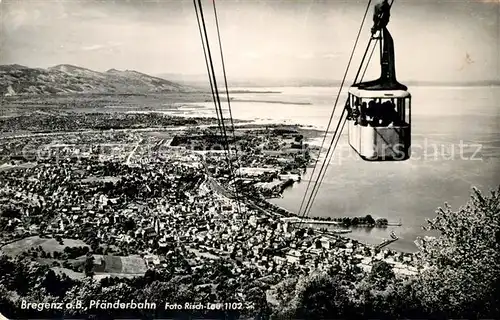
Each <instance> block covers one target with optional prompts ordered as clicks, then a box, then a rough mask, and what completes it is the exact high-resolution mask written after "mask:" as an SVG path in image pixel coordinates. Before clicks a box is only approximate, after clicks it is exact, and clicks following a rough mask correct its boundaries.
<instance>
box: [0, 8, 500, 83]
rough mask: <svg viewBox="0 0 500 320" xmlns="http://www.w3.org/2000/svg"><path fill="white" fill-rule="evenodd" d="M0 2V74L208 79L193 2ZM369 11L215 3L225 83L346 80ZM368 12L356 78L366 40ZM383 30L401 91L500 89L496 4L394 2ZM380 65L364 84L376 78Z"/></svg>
mask: <svg viewBox="0 0 500 320" xmlns="http://www.w3.org/2000/svg"><path fill="white" fill-rule="evenodd" d="M0 2H1V3H0V9H1V12H0V15H1V16H0V19H1V23H2V25H1V29H0V64H14V63H17V64H21V65H26V66H29V67H43V68H45V67H49V66H53V65H57V64H73V65H78V66H82V67H86V68H90V69H93V70H97V71H105V70H108V69H111V68H115V69H120V70H124V69H133V70H137V71H141V72H145V73H149V74H164V73H176V74H190V75H195V74H204V73H206V66H205V62H204V58H203V51H202V47H201V40H200V35H199V31H198V27H197V23H196V16H195V11H194V7H193V2H192V1H191V0H143V1H139V0H114V1H111V0H0ZM202 3H203V6H204V12H205V16H206V19H207V28H208V29H209V32H210V45H211V49H212V51H213V56H214V60H215V61H220V56H219V54H220V53H219V51H218V50H216V49H217V47H218V45H217V42H216V41H217V38H216V36H215V34H214V30H215V24H214V19H213V7H212V0H202ZM367 4H368V0H363V1H361V0H359V1H356V0H293V1H292V0H216V5H217V12H218V14H219V25H220V28H221V37H222V46H223V52H224V59H225V65H226V70H227V73H228V77H229V78H231V77H233V78H238V79H244V78H269V79H300V78H306V79H308V78H317V79H330V80H339V79H342V77H343V74H344V72H345V68H346V65H347V62H348V59H349V55H350V52H351V50H352V46H353V44H354V40H355V37H356V34H357V31H358V28H359V26H360V24H361V20H362V17H363V14H364V11H365V9H366V6H367ZM372 12H373V9H372V8H371V9H370V11H369V15H368V17H367V21H366V24H365V25H364V29H363V32H362V35H361V38H360V43H359V45H358V48H357V51H356V55H355V59H354V61H353V67H352V70H353V71H351V72H352V73H355V70H354V69H356V67H357V66H358V65H359V63H360V57H361V55H362V52H363V50H364V48H365V46H366V44H367V42H368V39H369V34H370V31H369V30H370V27H371V25H372ZM388 29H389V30H390V32H391V33H392V35H393V38H394V41H395V48H396V71H397V74H398V79H399V80H400V81H402V82H403V83H404V80H411V81H415V80H417V81H418V80H420V81H479V80H500V1H499V0H482V1H481V0H475V1H467V0H443V1H439V0H396V1H395V4H394V6H393V8H392V11H391V21H390V23H389V26H388ZM376 59H378V56H374V60H372V63H371V64H370V67H369V71H368V75H377V73H378V72H379V71H378V69H377V68H378V65H377V64H376V62H377V61H376ZM216 64H217V66H218V70H219V69H220V63H216ZM351 76H353V75H351Z"/></svg>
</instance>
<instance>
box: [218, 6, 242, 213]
mask: <svg viewBox="0 0 500 320" xmlns="http://www.w3.org/2000/svg"><path fill="white" fill-rule="evenodd" d="M212 3H213V7H214V16H215V26H216V28H217V39H218V40H219V51H220V59H221V64H222V74H223V75H224V86H225V89H226V98H227V109H228V110H229V119H230V120H231V131H232V135H233V142H236V135H235V133H234V121H233V112H232V111H231V99H230V98H229V86H228V85H227V75H226V66H225V62H224V54H223V53H222V52H223V51H222V40H221V36H220V29H219V17H218V15H217V9H216V6H215V1H213V2H212ZM228 151H230V148H229V146H228ZM234 154H235V157H236V161H237V164H238V170H240V169H241V165H240V161H239V157H238V148H236V147H235V148H234ZM238 176H239V177H240V178H241V172H239V174H238ZM234 193H235V195H236V200H237V202H236V203H237V204H238V212H241V205H240V197H239V193H238V189H237V188H236V180H234Z"/></svg>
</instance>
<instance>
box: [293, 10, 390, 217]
mask: <svg viewBox="0 0 500 320" xmlns="http://www.w3.org/2000/svg"><path fill="white" fill-rule="evenodd" d="M394 1H395V0H392V2H391V4H390V5H389V8H391V7H392V5H393V4H394ZM370 2H371V1H369V3H368V7H369V6H370ZM367 11H368V10H367ZM367 11H366V12H365V15H364V17H363V21H362V23H361V27H360V30H361V29H362V27H363V24H364V20H365V18H366V14H367ZM358 37H359V33H358ZM372 40H374V38H373V37H370V40H369V42H368V45H367V47H366V50H365V52H364V54H363V58H362V60H361V64H360V67H359V69H358V71H357V73H356V77H355V79H354V83H357V78H358V76H359V74H360V72H361V70H362V68H363V64H364V61H365V59H366V55H367V53H368V51H369V49H370V45H371V42H372ZM375 40H376V41H375V46H374V47H373V49H372V52H371V53H370V56H369V58H368V61H367V64H366V67H365V69H364V72H363V74H362V76H361V80H360V81H362V79H363V78H364V76H365V73H366V70H367V68H368V65H369V63H370V60H371V58H372V56H373V53H374V51H375V48H376V46H377V41H378V40H379V38H375ZM348 68H349V65H348ZM339 94H340V91H339ZM348 103H349V101H346V104H345V106H344V110H343V112H342V115H341V117H340V119H339V123H338V125H337V128H336V130H335V131H334V136H333V137H332V141H331V143H330V147H329V149H328V151H327V155H326V156H325V159H324V161H323V164H322V166H321V169H320V173H319V174H318V177H317V179H316V181H315V184H314V187H313V191H312V192H311V195H310V197H309V200H308V202H307V205H306V209H305V210H304V213H303V215H302V217H305V216H308V215H309V213H310V210H311V208H312V205H313V203H314V201H315V199H316V196H317V194H318V191H319V187H320V186H321V184H322V182H323V179H324V177H325V175H326V171H327V169H328V165H329V163H330V161H331V159H332V157H333V152H334V151H335V148H336V147H337V144H338V141H339V139H340V135H341V134H342V131H343V129H344V126H345V123H346V121H347V117H346V118H345V119H344V120H343V124H342V128H341V129H340V132H339V131H338V127H339V125H340V123H341V122H342V118H343V116H344V113H345V111H346V110H347V107H348ZM334 111H335V108H334ZM334 111H333V112H334ZM333 112H332V113H333ZM337 134H338V136H337ZM336 136H337V140H336V141H335V138H336ZM332 145H334V147H333V150H331V153H330V148H331V146H332ZM306 194H307V190H306ZM306 194H305V195H304V197H305V196H306ZM299 226H300V224H299Z"/></svg>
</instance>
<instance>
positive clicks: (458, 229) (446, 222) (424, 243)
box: [414, 187, 500, 318]
mask: <svg viewBox="0 0 500 320" xmlns="http://www.w3.org/2000/svg"><path fill="white" fill-rule="evenodd" d="M436 213H437V216H436V218H435V219H433V220H430V221H428V224H429V225H428V227H427V229H428V230H434V231H438V232H439V233H440V235H439V236H438V237H433V238H430V237H426V238H424V239H420V242H419V248H420V262H421V266H422V267H423V268H424V271H423V272H422V273H421V275H420V277H418V278H417V279H416V283H415V288H414V289H415V291H416V293H417V297H418V298H419V299H420V300H421V301H422V304H423V306H424V308H426V309H427V310H428V311H430V312H432V311H434V310H442V312H443V313H445V314H446V315H447V316H450V317H452V316H457V317H462V318H463V317H470V316H474V317H487V318H490V317H493V318H498V317H500V307H499V304H498V301H499V298H500V242H499V237H498V235H499V233H500V187H499V188H497V189H496V190H494V191H492V192H491V195H490V196H489V197H484V196H483V195H482V194H481V192H480V191H479V190H477V189H476V188H474V189H473V193H472V196H471V199H470V200H469V202H468V203H467V204H466V205H465V206H463V207H461V208H460V209H458V211H453V210H452V209H451V207H450V206H449V205H448V204H445V207H444V208H439V209H438V210H437V212H436Z"/></svg>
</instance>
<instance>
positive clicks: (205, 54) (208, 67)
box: [193, 0, 224, 136]
mask: <svg viewBox="0 0 500 320" xmlns="http://www.w3.org/2000/svg"><path fill="white" fill-rule="evenodd" d="M193 4H194V10H195V12H196V21H197V22H198V30H199V32H200V38H201V45H202V47H203V57H204V58H205V65H206V67H207V73H208V81H209V83H210V92H211V93H212V100H213V102H214V105H215V114H216V116H217V124H218V125H217V127H218V128H219V129H220V131H221V136H223V135H224V132H223V131H222V124H221V119H220V116H219V110H218V108H217V99H216V97H215V90H214V86H213V83H212V72H211V70H210V66H209V64H208V57H207V50H206V47H205V39H204V37H203V30H202V27H201V23H200V16H199V13H198V7H197V5H196V0H193Z"/></svg>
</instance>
